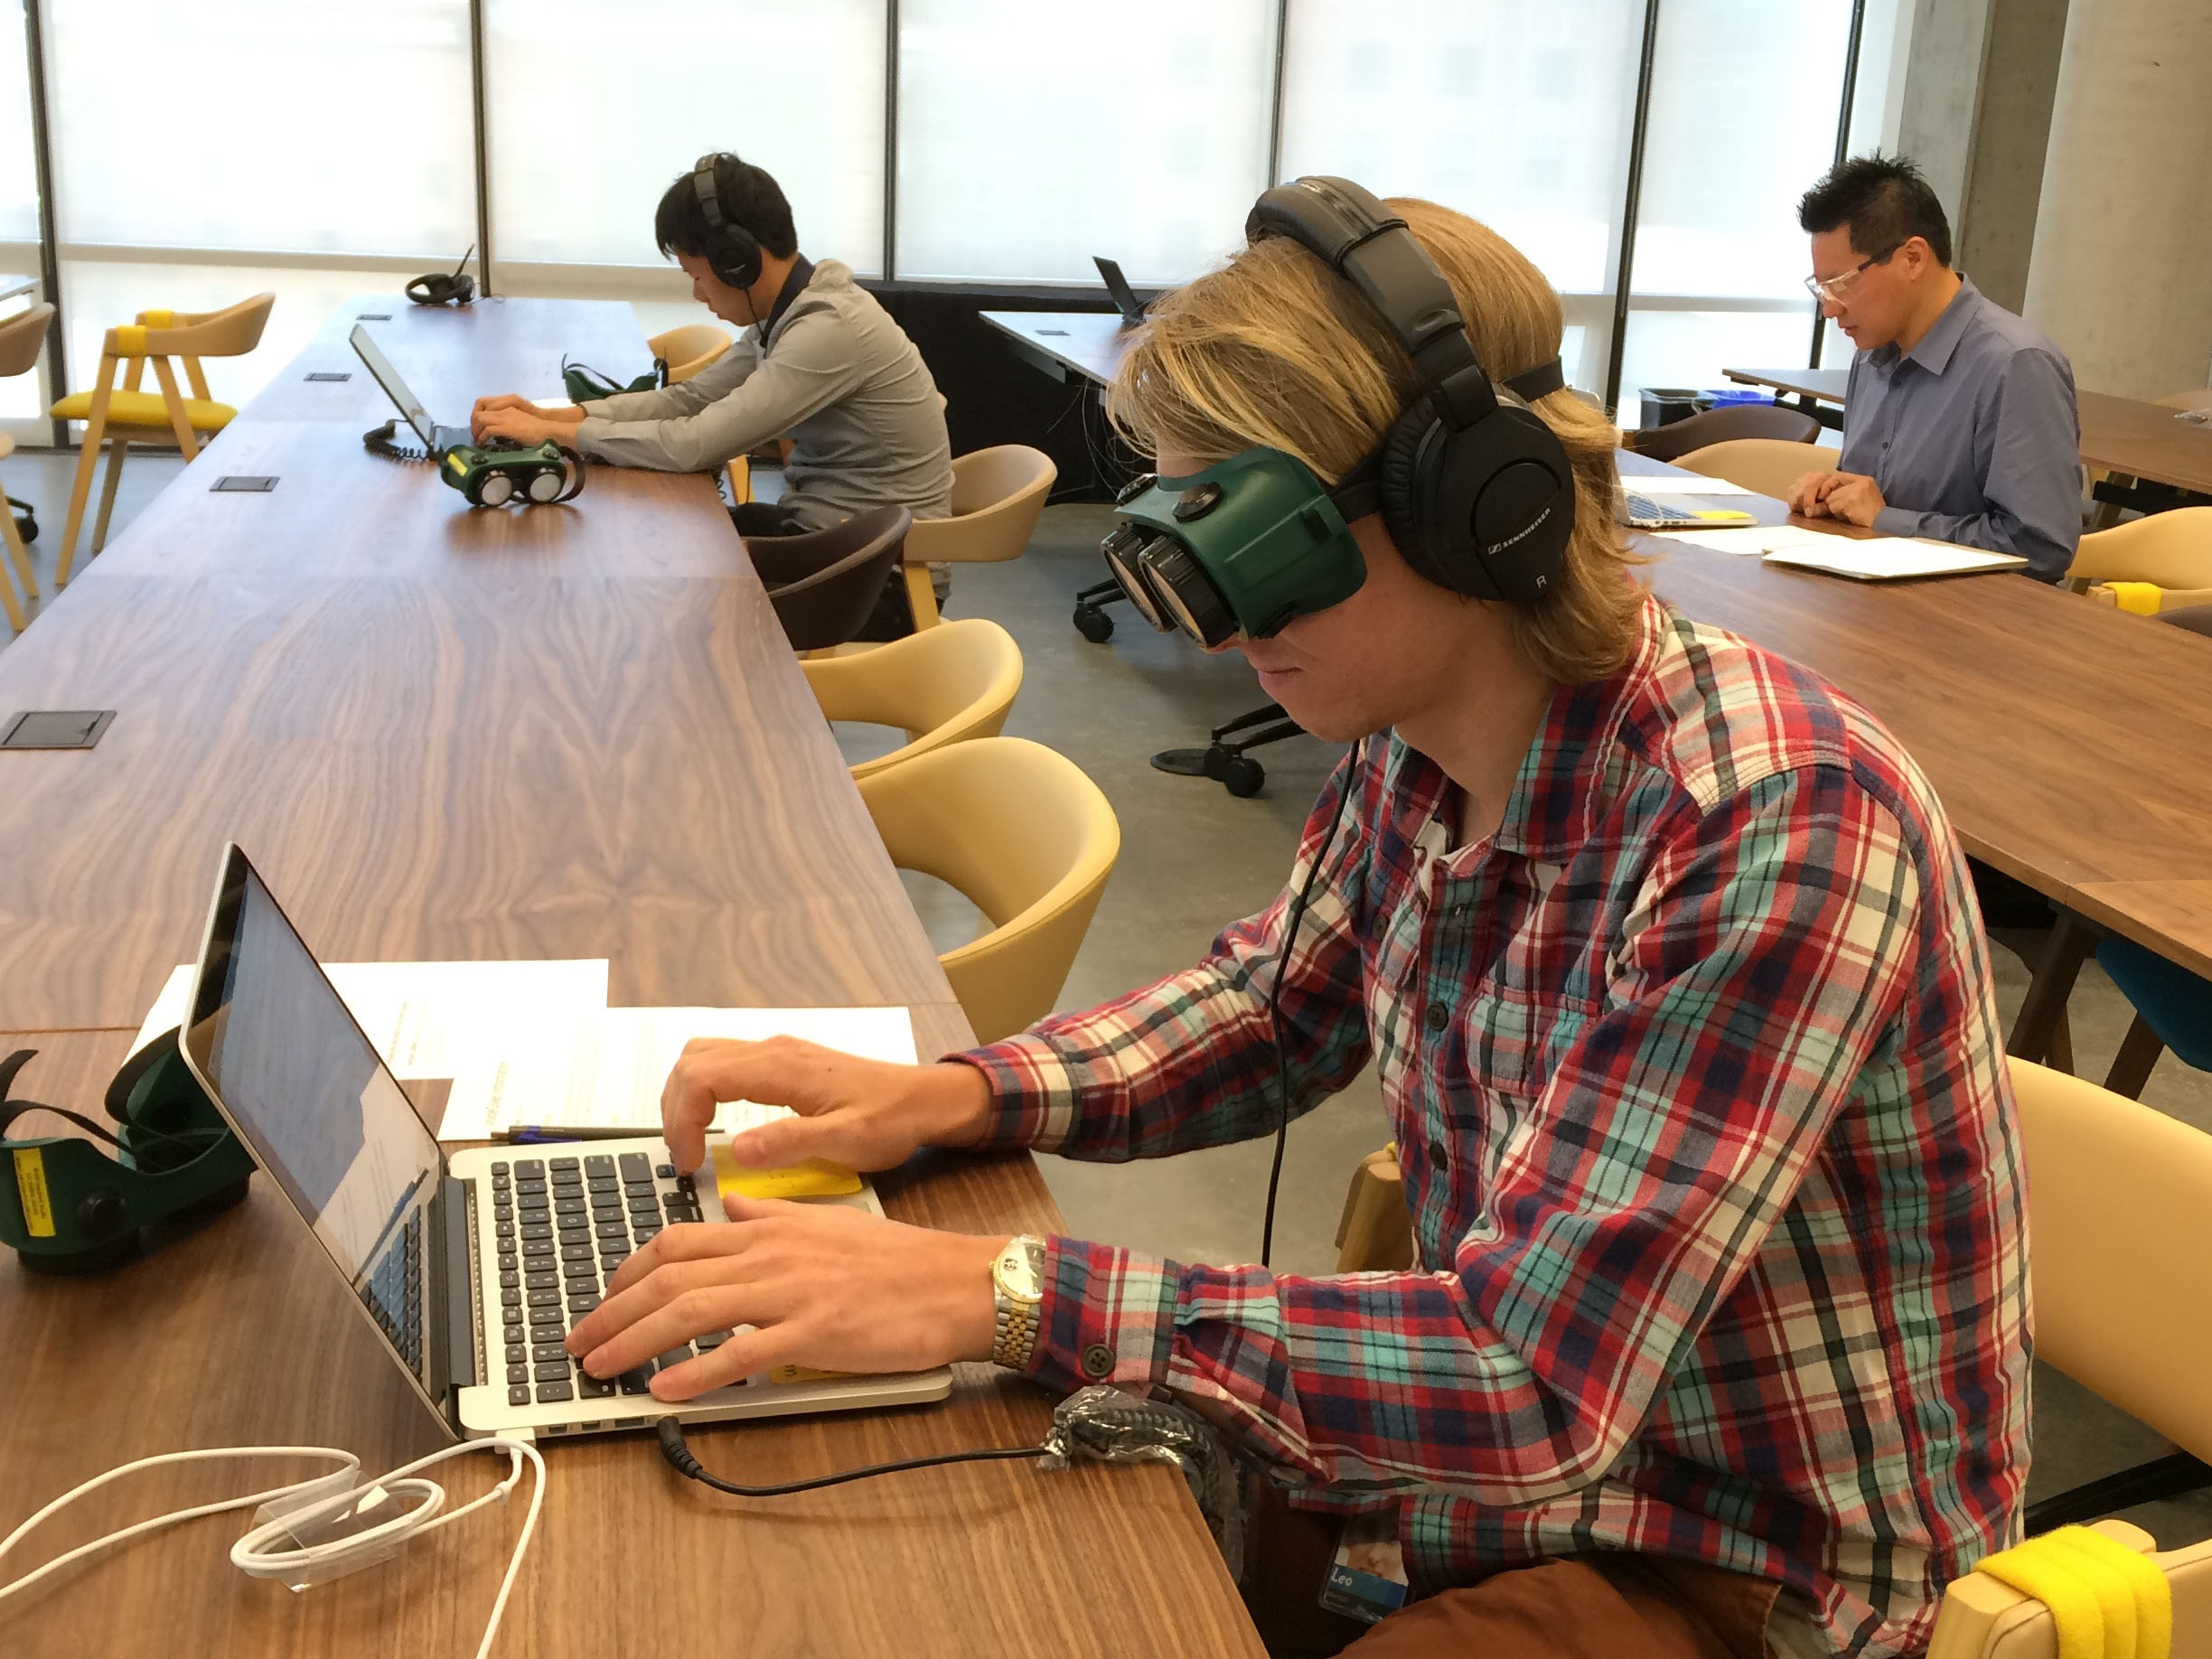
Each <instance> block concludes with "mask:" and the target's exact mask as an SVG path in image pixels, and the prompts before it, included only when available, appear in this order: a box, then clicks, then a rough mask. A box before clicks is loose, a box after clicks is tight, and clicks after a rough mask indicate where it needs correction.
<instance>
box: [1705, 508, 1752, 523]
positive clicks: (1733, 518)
mask: <svg viewBox="0 0 2212 1659" xmlns="http://www.w3.org/2000/svg"><path fill="white" fill-rule="evenodd" d="M1690 512H1691V516H1692V518H1698V519H1702V520H1705V521H1706V522H1707V523H1708V524H1756V523H1757V520H1756V519H1754V518H1753V517H1752V516H1751V515H1750V514H1749V513H1748V512H1744V511H1739V510H1738V509H1737V508H1734V507H1692V509H1691V510H1690Z"/></svg>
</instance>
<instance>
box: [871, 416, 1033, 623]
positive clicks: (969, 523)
mask: <svg viewBox="0 0 2212 1659" xmlns="http://www.w3.org/2000/svg"><path fill="white" fill-rule="evenodd" d="M1059 475H1060V469H1059V468H1058V467H1057V466H1055V465H1054V464H1053V458H1052V457H1051V456H1050V455H1046V454H1045V452H1044V451H1043V450H1041V449H1032V448H1030V447H1029V446H1028V445H1026V444H1000V445H997V446H996V447H994V448H990V449H975V450H970V451H969V453H968V454H966V455H955V456H954V457H953V458H952V516H951V518H948V519H916V520H914V529H913V530H910V531H908V532H907V536H906V560H905V574H906V599H907V603H908V604H909V605H912V606H913V607H914V631H915V632H916V633H922V632H923V631H924V630H927V629H930V628H934V627H935V626H936V625H937V620H938V618H937V590H936V588H935V587H934V586H933V585H932V583H931V581H930V567H931V566H932V565H959V564H984V563H995V562H997V561H998V560H1001V559H1008V558H1020V557H1021V551H1022V549H1023V548H1026V547H1027V546H1028V545H1029V537H1030V535H1031V533H1032V532H1034V531H1035V530H1036V524H1037V516H1038V515H1039V514H1040V513H1042V512H1043V511H1045V497H1046V496H1048V495H1050V494H1051V493H1052V487H1053V481H1054V479H1055V478H1057V477H1059Z"/></svg>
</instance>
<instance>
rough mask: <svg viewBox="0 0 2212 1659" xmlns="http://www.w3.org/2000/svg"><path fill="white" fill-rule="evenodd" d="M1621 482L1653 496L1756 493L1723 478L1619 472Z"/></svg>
mask: <svg viewBox="0 0 2212 1659" xmlns="http://www.w3.org/2000/svg"><path fill="white" fill-rule="evenodd" d="M1816 470H1817V469H1815V468H1814V467H1809V466H1808V467H1807V468H1805V471H1806V472H1808V473H1810V472H1814V471H1816ZM1621 483H1622V484H1623V485H1624V486H1625V487H1626V488H1627V489H1630V490H1633V491H1635V492H1636V493H1637V494H1638V495H1649V496H1654V497H1657V496H1667V497H1673V496H1677V495H1757V493H1758V492H1757V490H1747V489H1746V488H1745V487H1744V486H1743V485H1741V484H1739V483H1729V481H1728V480H1727V479H1725V478H1703V477H1694V478H1664V477H1660V478H1654V477H1649V476H1639V475H1638V474H1636V473H1622V474H1621Z"/></svg>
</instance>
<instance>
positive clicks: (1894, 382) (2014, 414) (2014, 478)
mask: <svg viewBox="0 0 2212 1659" xmlns="http://www.w3.org/2000/svg"><path fill="white" fill-rule="evenodd" d="M1844 396H1845V403H1844V416H1843V458H1842V462H1841V463H1839V465H1840V467H1841V469H1842V471H1844V472H1846V473H1865V474H1866V475H1868V476H1870V477H1871V478H1872V479H1873V480H1874V482H1875V483H1876V484H1877V485H1878V486H1879V488H1880V490H1881V492H1882V500H1883V501H1886V502H1887V503H1889V504H1888V505H1887V506H1885V507H1884V508H1883V509H1882V510H1881V511H1880V512H1879V514H1878V515H1876V517H1875V520H1874V528H1875V529H1876V530H1880V531H1882V532H1884V533H1885V534H1887V535H1892V536H1929V537H1933V538H1935V539H1936V540H1939V541H1956V542H1964V544H1965V545H1966V546H1968V547H1974V548H1989V549H1990V550H1991V551H1992V552H1997V553H2017V554H2019V555H2020V557H2021V558H2025V559H2027V560H2028V561H2029V570H2028V571H2027V572H2026V573H2025V574H2029V575H2032V576H2039V577H2040V578H2041V579H2042V580H2044V581H2046V582H2056V581H2057V580H2058V579H2059V578H2060V577H2061V576H2065V575H2066V572H2067V566H2068V565H2070V564H2072V563H2073V561H2074V545H2075V543H2076V542H2077V541H2079V540H2080V539H2081V487H2082V480H2081V410H2080V406H2079V404H2078V403H2077V402H2076V398H2075V396H2074V370H2073V366H2072V365H2071V364H2069V363H2068V362H2067V360H2066V353H2065V352H2063V351H2059V349H2058V348H2057V345H2055V344H2054V343H2052V342H2051V340H2050V338H2049V336H2048V335H2047V334H2045V333H2043V331H2042V330H2040V329H2039V328H2037V327H2036V326H2035V325H2034V324H2033V323H2029V322H2028V321H2027V320H2026V319H2025V318H2023V317H2019V316H2015V315H2014V314H2012V313H2011V312H2009V311H2007V310H2006V309H2005V308H2004V307H2003V306H2001V305H1998V304H1996V303H1995V302H1994V301H1992V300H1989V299H1985V298H1984V297H1983V296H1982V292H1981V290H1979V289H1978V288H1976V287H1975V286H1973V283H1971V282H1968V281H1966V280H1965V279H1964V277H1962V278H1961V279H1960V281H1959V291H1958V295H1957V296H1956V297H1955V298H1954V299H1953V300H1952V302H1951V303H1950V305H1946V306H1945V307H1944V313H1943V315H1941V316H1939V317H1937V318H1936V319H1935V323H1934V324H1933V325H1931V326H1930V327H1929V329H1928V332H1927V333H1926V334H1924V335H1922V336H1921V338H1920V341H1919V343H1918V344H1917V345H1915V346H1914V347H1913V349H1912V350H1911V351H1907V352H1905V353H1904V354H1902V355H1901V356H1900V355H1899V353H1898V349H1897V347H1896V346H1895V345H1886V346H1882V347H1879V348H1878V349H1877V350H1874V351H1861V352H1860V353H1859V355H1858V356H1857V357H1856V358H1855V359H1853V360H1852V362H1851V380H1850V383H1849V385H1848V386H1847V387H1846V389H1845V392H1844Z"/></svg>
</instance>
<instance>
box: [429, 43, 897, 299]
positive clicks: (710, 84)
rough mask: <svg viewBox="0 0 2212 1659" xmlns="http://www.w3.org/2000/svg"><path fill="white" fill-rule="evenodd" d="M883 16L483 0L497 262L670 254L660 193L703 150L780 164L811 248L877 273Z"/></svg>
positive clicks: (642, 262)
mask: <svg viewBox="0 0 2212 1659" xmlns="http://www.w3.org/2000/svg"><path fill="white" fill-rule="evenodd" d="M884 22H885V6H884V5H883V0H804V3H803V4H796V5H794V4H792V0H741V3H739V4H728V3H727V0H725V3H723V4H710V3H709V0H625V3H624V4H623V5H622V6H621V7H620V8H619V14H617V13H616V12H614V11H611V10H610V9H609V7H608V6H607V5H605V0H487V4H486V5H485V6H484V26H485V39H484V74H485V81H486V87H485V106H486V120H487V122H488V133H489V144H490V150H491V181H492V188H491V195H492V253H493V258H494V262H495V274H496V266H497V264H498V263H501V262H505V261H508V260H527V261H538V262H545V263H558V264H577V265H635V266H656V267H657V266H661V265H664V264H665V263H666V261H665V260H664V259H663V258H661V252H660V250H659V249H658V248H655V247H654V246H653V234H652V223H653V208H654V206H655V205H656V204H657V203H658V202H660V200H661V192H664V191H666V190H667V189H668V187H669V183H670V181H671V180H673V179H674V178H675V177H676V176H677V175H678V174H679V173H686V172H689V170H690V167H691V164H692V163H693V162H694V161H696V160H697V159H698V157H699V156H700V155H705V154H706V153H707V152H708V151H710V150H729V151H733V152H735V153H736V155H742V156H743V157H744V158H745V160H747V161H749V162H752V163H754V164H756V165H758V166H761V167H764V168H765V169H766V170H767V171H768V172H769V173H772V174H773V175H774V177H775V180H776V183H779V184H780V185H782V186H783V193H784V194H785V195H786V196H788V197H789V198H790V199H791V204H792V218H793V219H794V220H796V222H797V225H798V230H799V245H800V247H801V248H803V249H804V250H805V251H806V252H807V253H809V254H811V255H812V256H813V257H815V258H825V257H827V258H838V259H842V260H844V261H845V262H846V263H847V264H848V265H850V266H851V267H853V269H854V270H856V271H858V272H859V273H861V274H862V275H875V274H877V273H879V272H880V271H881V269H882V267H883V193H884V192H883V171H884V62H885V39H884ZM463 108H464V110H465V108H466V99H465V98H464V100H463Z"/></svg>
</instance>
